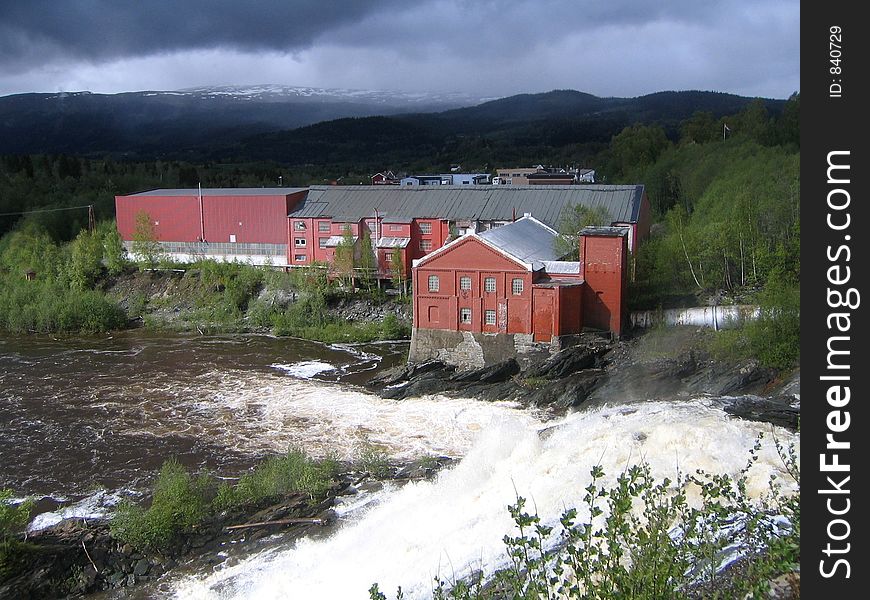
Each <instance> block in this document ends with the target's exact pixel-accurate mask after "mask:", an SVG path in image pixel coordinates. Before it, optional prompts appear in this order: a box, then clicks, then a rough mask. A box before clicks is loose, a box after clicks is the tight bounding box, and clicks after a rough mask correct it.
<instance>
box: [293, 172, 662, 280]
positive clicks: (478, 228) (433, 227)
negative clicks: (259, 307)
mask: <svg viewBox="0 0 870 600" xmlns="http://www.w3.org/2000/svg"><path fill="white" fill-rule="evenodd" d="M575 205H583V206H588V207H590V208H594V207H599V208H602V209H604V211H605V213H606V214H608V215H609V220H608V222H605V223H600V225H602V226H619V227H624V228H626V231H627V232H628V247H629V249H630V250H631V251H632V252H633V251H634V249H635V248H636V246H637V244H638V243H639V242H640V241H641V240H643V239H645V238H646V237H647V236H648V235H649V227H650V207H649V199H648V198H647V195H646V192H645V190H644V187H643V186H642V185H582V186H580V185H571V186H487V185H480V186H449V185H440V186H412V187H403V186H398V187H397V186H387V185H371V186H312V187H311V188H310V189H309V192H308V194H307V196H306V197H305V200H304V201H303V202H302V203H301V204H299V205H298V206H297V207H296V208H295V209H294V210H293V211H291V212H290V215H289V218H290V233H291V238H292V239H291V240H290V241H289V245H290V248H291V249H292V252H291V256H289V257H288V258H289V261H288V262H289V264H290V265H292V266H304V265H307V264H311V263H312V262H314V261H318V262H326V263H331V262H332V261H333V258H334V255H335V248H336V246H337V245H338V244H339V243H340V242H341V240H342V237H343V236H344V234H345V232H346V231H350V233H351V235H352V237H353V240H354V242H357V241H358V240H359V238H360V236H361V235H362V234H361V232H362V231H363V229H362V228H364V227H365V228H368V230H369V234H370V236H371V239H372V244H373V247H375V248H376V250H377V251H376V262H377V265H378V271H379V275H380V276H381V277H385V278H389V277H390V274H391V273H393V272H395V270H396V265H395V264H394V261H395V260H400V261H401V263H402V269H403V270H404V272H405V273H410V270H411V262H412V261H413V260H415V259H418V258H422V257H424V256H426V255H428V254H429V253H431V252H434V251H436V250H438V249H439V248H441V247H442V246H444V244H446V243H447V242H449V241H450V240H451V239H453V238H455V237H457V236H461V235H464V234H466V233H472V232H473V233H480V232H484V231H487V230H489V229H492V228H496V227H500V226H502V225H506V224H508V223H511V222H513V221H515V220H516V219H517V216H518V215H523V214H525V213H531V214H534V215H535V217H536V218H537V219H539V220H540V222H542V223H544V224H545V225H547V226H549V227H551V228H557V227H558V226H559V222H560V220H561V218H562V214H563V212H564V211H565V210H566V209H568V208H570V207H573V206H575Z"/></svg>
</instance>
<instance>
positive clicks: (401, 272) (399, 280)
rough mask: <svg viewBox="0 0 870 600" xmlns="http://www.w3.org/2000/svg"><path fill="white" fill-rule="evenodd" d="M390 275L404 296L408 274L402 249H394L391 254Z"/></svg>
mask: <svg viewBox="0 0 870 600" xmlns="http://www.w3.org/2000/svg"><path fill="white" fill-rule="evenodd" d="M390 275H392V277H393V285H394V286H395V288H396V289H397V290H399V293H400V294H401V295H402V296H404V295H405V282H406V280H407V274H406V273H405V261H404V256H403V255H402V249H401V248H393V249H392V251H391V252H390Z"/></svg>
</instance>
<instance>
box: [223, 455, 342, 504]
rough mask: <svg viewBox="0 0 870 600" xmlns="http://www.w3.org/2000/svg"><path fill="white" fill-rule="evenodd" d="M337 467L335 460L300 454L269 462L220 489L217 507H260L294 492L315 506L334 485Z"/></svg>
mask: <svg viewBox="0 0 870 600" xmlns="http://www.w3.org/2000/svg"><path fill="white" fill-rule="evenodd" d="M337 473H338V464H337V463H336V462H335V461H333V460H322V461H314V460H312V459H310V458H308V457H307V456H306V455H305V454H303V453H302V452H301V451H299V450H292V449H291V450H289V451H288V452H287V454H285V455H283V456H276V457H272V458H269V459H267V460H266V462H265V463H263V464H262V465H260V466H258V467H257V468H256V469H254V470H253V471H252V472H250V473H248V474H246V475H244V476H242V478H241V479H239V481H238V483H237V484H236V485H234V486H231V485H228V484H223V485H221V486H220V487H219V488H218V493H217V497H216V498H215V507H216V508H217V509H219V510H223V509H227V508H233V507H237V506H241V505H245V504H257V503H260V502H262V501H263V500H267V499H276V498H279V497H281V496H283V495H286V494H289V493H291V492H304V493H306V494H308V496H309V498H310V499H311V501H312V502H319V501H320V500H322V499H323V498H324V497H325V496H326V493H327V492H328V491H329V489H330V488H331V487H332V485H333V479H334V478H335V476H336V474H337Z"/></svg>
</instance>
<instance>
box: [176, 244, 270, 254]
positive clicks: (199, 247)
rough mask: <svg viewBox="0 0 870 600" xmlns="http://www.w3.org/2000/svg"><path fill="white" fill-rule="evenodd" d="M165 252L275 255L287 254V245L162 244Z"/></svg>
mask: <svg viewBox="0 0 870 600" xmlns="http://www.w3.org/2000/svg"><path fill="white" fill-rule="evenodd" d="M160 247H161V249H162V250H163V251H164V252H168V253H171V254H239V255H248V254H256V255H263V254H265V255H273V256H284V255H286V254H287V245H286V244H264V243H247V242H244V243H234V242H230V243H227V242H160Z"/></svg>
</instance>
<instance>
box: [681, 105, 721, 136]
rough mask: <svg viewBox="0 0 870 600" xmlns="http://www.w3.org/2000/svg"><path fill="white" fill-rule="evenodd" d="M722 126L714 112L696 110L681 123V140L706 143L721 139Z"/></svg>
mask: <svg viewBox="0 0 870 600" xmlns="http://www.w3.org/2000/svg"><path fill="white" fill-rule="evenodd" d="M721 133H722V127H721V126H720V124H719V123H718V122H717V121H716V119H714V118H713V113H711V112H707V111H696V112H695V114H693V115H692V116H691V117H689V118H688V119H686V120H685V121H683V122H682V124H681V125H680V142H682V143H684V144H685V143H696V144H705V143H707V142H712V141H715V140H721V138H722V136H721Z"/></svg>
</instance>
